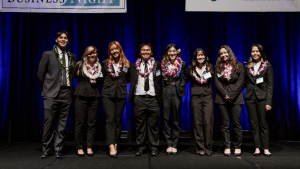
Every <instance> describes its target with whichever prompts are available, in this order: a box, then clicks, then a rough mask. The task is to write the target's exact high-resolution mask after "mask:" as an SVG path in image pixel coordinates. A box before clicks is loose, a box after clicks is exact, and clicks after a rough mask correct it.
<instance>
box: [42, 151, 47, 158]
mask: <svg viewBox="0 0 300 169" xmlns="http://www.w3.org/2000/svg"><path fill="white" fill-rule="evenodd" d="M48 156H49V154H48V153H47V152H43V154H42V155H41V156H40V157H41V158H47V157H48Z"/></svg>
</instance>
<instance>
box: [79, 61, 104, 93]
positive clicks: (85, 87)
mask: <svg viewBox="0 0 300 169" xmlns="http://www.w3.org/2000/svg"><path fill="white" fill-rule="evenodd" d="M82 63H83V61H79V62H77V63H76V66H75V77H77V79H78V81H77V86H76V89H75V92H74V95H75V96H84V97H100V93H99V91H98V88H97V85H100V83H101V79H102V78H100V77H99V78H97V79H96V83H95V84H92V83H91V82H90V79H89V78H88V77H87V76H86V75H85V74H84V73H83V70H82V67H83V66H82V65H83V64H82ZM99 64H100V63H99ZM100 65H101V64H100ZM100 71H102V70H100Z"/></svg>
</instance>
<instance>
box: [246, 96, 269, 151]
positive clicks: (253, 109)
mask: <svg viewBox="0 0 300 169" xmlns="http://www.w3.org/2000/svg"><path fill="white" fill-rule="evenodd" d="M245 102H246V107H247V112H248V117H249V120H250V126H251V131H252V134H253V141H254V147H255V148H264V149H269V127H268V121H267V117H266V116H267V115H266V100H259V99H258V98H257V97H256V94H255V92H253V94H252V96H251V98H250V99H249V100H245Z"/></svg>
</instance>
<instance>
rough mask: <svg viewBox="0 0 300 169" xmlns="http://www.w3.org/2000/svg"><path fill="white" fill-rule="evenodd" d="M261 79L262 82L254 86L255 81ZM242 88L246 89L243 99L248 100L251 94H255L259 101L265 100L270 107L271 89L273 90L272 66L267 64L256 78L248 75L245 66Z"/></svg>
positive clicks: (247, 69)
mask: <svg viewBox="0 0 300 169" xmlns="http://www.w3.org/2000/svg"><path fill="white" fill-rule="evenodd" d="M261 66H262V64H261V65H260V67H261ZM252 69H253V67H252ZM253 70H254V69H253ZM261 77H263V82H262V83H259V84H256V79H258V78H261ZM244 87H247V89H246V92H245V99H250V98H251V96H252V94H253V92H255V94H256V96H257V98H258V99H260V100H265V99H266V104H267V105H270V106H272V103H273V102H272V99H273V89H274V74H273V66H272V65H271V64H270V63H268V64H267V67H266V69H265V70H264V71H263V72H262V73H261V74H260V75H258V76H256V77H254V76H253V75H252V74H250V73H249V68H248V67H247V66H245V84H244Z"/></svg>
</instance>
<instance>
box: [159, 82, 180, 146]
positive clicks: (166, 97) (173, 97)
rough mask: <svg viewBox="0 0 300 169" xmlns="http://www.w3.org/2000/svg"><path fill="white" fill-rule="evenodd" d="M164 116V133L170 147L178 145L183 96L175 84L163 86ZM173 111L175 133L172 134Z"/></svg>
mask: <svg viewBox="0 0 300 169" xmlns="http://www.w3.org/2000/svg"><path fill="white" fill-rule="evenodd" d="M162 101H163V116H164V129H163V132H164V135H165V138H166V141H167V145H168V147H174V148H176V147H177V143H178V139H179V133H180V130H181V127H180V118H181V105H182V98H181V97H179V96H178V94H177V91H176V86H175V85H167V86H164V87H163V88H162ZM171 111H172V112H173V119H174V120H173V126H174V127H173V133H172V134H171V131H172V129H171V126H170V116H171Z"/></svg>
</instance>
